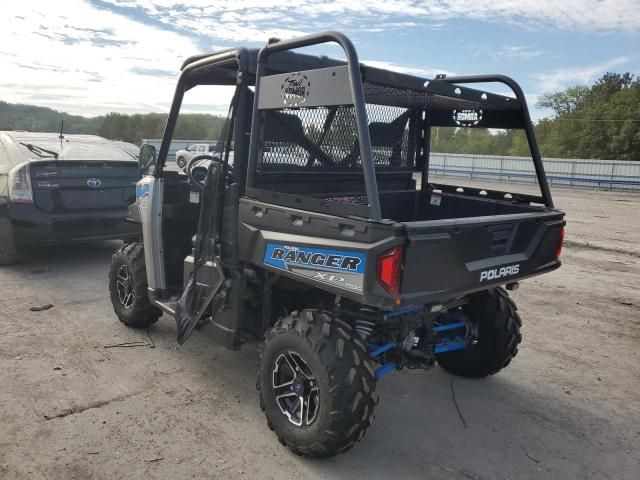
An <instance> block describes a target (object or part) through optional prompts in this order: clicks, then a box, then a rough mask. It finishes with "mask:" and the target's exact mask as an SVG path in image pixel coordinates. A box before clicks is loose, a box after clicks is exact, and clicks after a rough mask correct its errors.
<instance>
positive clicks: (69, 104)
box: [0, 0, 640, 114]
mask: <svg viewBox="0 0 640 480" xmlns="http://www.w3.org/2000/svg"><path fill="white" fill-rule="evenodd" d="M185 2H186V3H176V2H175V1H173V0H64V1H50V0H40V1H38V0H20V1H11V2H4V3H3V12H2V16H1V17H0V71H1V72H2V75H1V76H0V90H1V91H2V100H5V101H9V102H22V103H37V104H40V105H47V106H51V107H53V108H58V109H62V110H64V111H68V112H70V113H81V114H101V113H105V112H108V111H125V112H145V111H166V110H167V109H168V106H169V103H170V101H171V97H172V95H173V90H174V87H175V80H176V78H177V75H178V67H179V66H180V64H181V63H182V61H183V60H184V59H185V58H186V57H188V56H190V55H193V54H195V53H198V52H202V51H207V50H208V51H211V50H214V49H217V48H220V47H218V46H219V45H222V46H224V45H225V44H227V43H228V44H231V45H238V44H240V45H242V44H244V45H246V44H250V45H256V46H258V45H260V44H263V43H264V42H265V41H266V39H267V38H269V37H279V38H289V37H292V36H296V35H301V34H305V33H308V32H311V31H318V30H321V29H342V28H344V29H347V30H349V31H352V32H365V31H368V32H385V33H386V34H387V35H394V34H396V33H397V32H400V33H401V32H403V31H406V30H409V29H424V28H430V29H443V28H447V24H448V21H449V20H451V19H476V20H479V21H485V22H510V23H517V24H520V25H527V26H529V27H532V28H535V27H538V26H544V27H545V28H548V27H555V28H562V29H590V30H595V31H599V30H607V31H616V30H627V31H637V30H638V29H640V6H639V5H638V0H561V1H558V0H518V1H516V0H474V1H469V0H432V1H429V2H427V1H416V0H327V1H324V2H318V1H315V0H297V1H296V2H295V3H293V4H292V2H291V1H290V0H269V2H265V1H264V0H234V1H229V0H185ZM336 51H337V50H334V52H336ZM542 53H543V52H542V51H541V50H539V49H536V48H534V47H527V46H522V45H511V46H505V47H504V48H503V49H502V50H500V51H499V52H498V54H501V55H502V57H503V58H513V59H531V58H534V57H539V56H541V55H542ZM621 58H622V57H621ZM621 58H618V59H614V61H618V62H620V61H621ZM367 63H369V64H371V65H373V66H378V67H382V68H388V69H392V70H396V71H400V72H405V73H411V74H415V75H420V76H425V77H433V76H434V75H435V74H437V73H447V74H451V72H446V71H441V70H440V69H437V68H434V67H432V66H421V65H400V64H399V63H394V62H382V61H369V62H367ZM620 64H621V63H615V62H614V63H611V62H609V63H607V64H606V65H605V66H603V65H594V66H592V67H585V68H575V69H564V70H558V71H551V72H546V73H541V74H539V75H538V76H537V77H536V78H537V80H538V81H539V83H540V85H541V87H544V88H545V89H554V88H557V87H558V86H564V85H566V84H570V83H575V82H576V81H589V80H592V79H593V77H594V76H595V75H597V74H598V73H601V72H602V70H603V69H606V68H611V67H613V66H615V65H620ZM594 68H595V73H593V69H594ZM598 68H599V69H598ZM195 96H197V95H195ZM203 98H204V97H203ZM227 98H228V94H227V93H221V92H220V91H216V93H215V95H213V97H209V98H207V100H208V101H209V102H210V103H211V104H214V105H223V104H224V103H225V101H226V100H227ZM193 103H194V104H204V103H206V102H205V101H202V98H197V99H196V98H194V99H193Z"/></svg>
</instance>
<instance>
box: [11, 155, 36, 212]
mask: <svg viewBox="0 0 640 480" xmlns="http://www.w3.org/2000/svg"><path fill="white" fill-rule="evenodd" d="M9 200H10V201H11V202H13V203H33V190H32V189H31V174H30V171H29V163H28V162H26V163H22V164H20V165H18V166H17V167H15V168H14V169H12V170H10V171H9Z"/></svg>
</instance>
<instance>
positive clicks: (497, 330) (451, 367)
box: [436, 288, 522, 378]
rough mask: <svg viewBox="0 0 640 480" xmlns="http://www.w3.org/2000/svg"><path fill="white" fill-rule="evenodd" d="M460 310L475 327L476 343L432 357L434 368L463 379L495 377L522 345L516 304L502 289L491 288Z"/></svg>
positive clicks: (477, 294)
mask: <svg viewBox="0 0 640 480" xmlns="http://www.w3.org/2000/svg"><path fill="white" fill-rule="evenodd" d="M463 310H464V312H465V313H466V314H468V315H469V316H470V317H471V319H472V321H474V322H477V324H478V339H477V340H478V343H477V344H476V345H472V346H471V347H470V348H469V349H468V350H460V351H454V352H448V353H442V354H439V355H436V360H437V361H438V364H439V365H440V366H441V367H442V368H444V369H445V370H447V371H449V372H451V373H453V374H455V375H460V376H463V377H472V378H481V377H486V376H487V375H493V374H495V373H498V372H499V371H500V370H502V369H503V368H505V367H506V366H507V365H509V363H511V360H512V359H513V358H514V357H515V356H516V354H517V353H518V344H519V343H520V342H521V341H522V335H521V334H520V327H521V326H522V320H520V316H519V315H518V312H517V307H516V304H515V303H514V302H513V300H511V299H510V298H509V295H508V294H507V292H506V291H505V290H504V289H503V288H492V289H490V290H486V291H484V292H478V293H474V294H472V295H470V296H469V303H468V304H467V305H465V306H464V307H463Z"/></svg>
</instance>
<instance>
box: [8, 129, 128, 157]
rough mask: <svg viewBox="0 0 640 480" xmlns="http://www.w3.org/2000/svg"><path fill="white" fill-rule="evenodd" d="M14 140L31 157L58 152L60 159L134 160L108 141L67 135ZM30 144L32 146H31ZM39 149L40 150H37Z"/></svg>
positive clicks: (15, 138) (28, 137)
mask: <svg viewBox="0 0 640 480" xmlns="http://www.w3.org/2000/svg"><path fill="white" fill-rule="evenodd" d="M13 138H14V140H15V141H16V142H17V144H18V145H19V146H20V148H21V149H22V150H23V151H24V153H25V155H26V156H28V157H31V158H42V157H43V155H44V156H53V155H50V154H49V153H48V151H50V152H56V153H57V154H58V159H59V160H133V159H134V157H132V156H131V155H130V154H129V153H127V152H125V151H124V150H123V149H122V148H120V147H118V146H117V145H114V144H112V143H109V142H107V141H102V142H100V141H95V140H84V139H77V138H74V137H73V136H70V135H69V136H67V137H65V138H63V139H62V142H60V139H59V138H56V137H50V138H46V137H36V136H31V135H29V136H25V137H24V138H23V137H22V136H17V135H16V136H13ZM28 145H30V146H31V147H29V146H28ZM36 150H38V151H36Z"/></svg>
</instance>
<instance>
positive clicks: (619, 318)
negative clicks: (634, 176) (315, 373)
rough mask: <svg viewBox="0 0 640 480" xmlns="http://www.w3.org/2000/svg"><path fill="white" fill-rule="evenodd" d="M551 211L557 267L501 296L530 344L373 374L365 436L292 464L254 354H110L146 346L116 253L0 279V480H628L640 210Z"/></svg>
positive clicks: (163, 331) (157, 334)
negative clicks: (125, 304) (121, 297)
mask: <svg viewBox="0 0 640 480" xmlns="http://www.w3.org/2000/svg"><path fill="white" fill-rule="evenodd" d="M555 199H556V203H557V205H558V206H559V207H561V208H563V209H565V210H566V211H567V214H568V216H567V219H568V227H567V246H566V248H565V250H564V254H563V260H564V265H563V267H562V268H561V269H560V270H558V271H556V272H553V273H551V274H549V275H545V276H542V277H538V278H536V279H532V280H528V281H525V282H523V284H522V285H521V288H520V289H519V290H518V291H516V292H514V293H513V296H514V298H515V301H516V302H517V304H518V306H519V309H520V313H521V315H522V317H523V320H524V326H523V335H524V342H523V344H522V347H521V349H520V353H519V355H518V357H517V358H516V360H515V361H514V362H513V363H512V364H511V366H510V367H509V368H508V369H507V370H505V371H504V372H501V373H500V374H498V375H496V376H495V377H492V378H488V379H485V380H476V381H472V380H465V379H460V378H455V377H452V376H450V375H448V374H447V373H445V372H444V371H442V370H440V369H438V368H436V369H434V370H433V371H430V372H423V371H403V372H399V373H396V374H393V375H389V376H388V377H385V379H384V380H383V381H382V382H381V383H380V384H379V386H378V391H379V393H380V395H381V402H380V405H379V406H378V409H377V411H376V422H375V424H374V425H373V426H372V427H371V428H370V429H369V431H368V434H367V437H366V438H365V440H364V441H363V442H361V443H359V444H358V445H357V446H356V447H355V448H354V449H352V450H351V451H350V452H349V453H347V454H345V455H341V456H339V457H336V458H333V459H330V460H325V461H309V460H305V459H302V458H299V457H296V456H295V455H293V454H291V453H289V451H288V450H286V449H285V448H284V447H282V446H281V445H280V444H279V443H278V442H277V440H276V438H275V436H274V435H273V434H272V433H271V432H270V431H269V429H268V428H267V426H266V421H265V419H264V417H263V415H262V412H261V411H260V408H259V406H258V402H257V394H256V391H255V360H256V349H255V347H253V346H246V347H243V349H242V350H241V351H240V352H231V351H227V350H224V349H222V348H220V347H217V346H214V345H211V344H210V343H208V342H207V341H206V340H205V339H204V338H202V337H200V336H199V335H197V334H196V335H194V337H193V338H192V339H191V340H190V341H189V342H188V343H187V344H186V345H185V346H184V347H179V346H177V344H176V342H175V330H174V324H173V320H172V319H170V318H164V317H163V318H161V319H160V321H159V322H158V323H157V324H156V325H155V326H153V327H152V328H151V329H150V330H149V332H148V333H149V337H150V339H151V341H152V342H153V345H154V347H153V348H152V347H151V346H141V347H130V348H105V347H104V346H105V345H108V344H115V343H122V342H132V341H141V342H149V341H150V339H149V337H147V336H146V335H145V333H144V332H139V331H135V330H130V329H127V328H125V327H124V326H123V325H121V324H120V323H119V322H118V320H117V319H116V317H115V315H114V314H113V311H112V309H111V305H110V302H109V298H108V295H107V269H108V263H109V258H110V256H111V252H112V250H113V248H114V247H115V246H116V243H112V242H107V243H98V244H91V245H82V246H74V247H72V248H69V247H56V248H49V249H45V250H40V251H37V252H35V254H34V256H33V258H32V259H31V260H30V261H29V262H27V263H23V264H21V265H17V266H12V267H3V268H0V412H1V413H2V416H1V418H0V479H3V480H4V479H65V480H66V479H117V478H133V479H136V478H145V479H149V478H151V479H154V478H157V479H165V478H166V479H168V478H171V479H182V478H256V479H258V478H259V479H264V478H274V479H288V478H309V479H320V478H331V479H333V478H339V479H350V478H370V479H374V478H381V479H382V478H385V479H387V478H435V479H462V480H465V479H476V480H502V479H510V480H511V479H529V478H534V479H537V478H547V479H569V478H571V479H573V478H580V479H615V480H621V479H629V480H637V479H638V478H639V475H640V474H639V472H640V399H639V398H638V393H639V392H640V354H639V351H640V349H639V346H640V294H639V293H638V286H639V285H638V284H639V281H640V265H639V262H640V196H639V195H632V194H622V193H606V192H593V191H569V190H557V191H556V192H555ZM47 303H52V304H54V307H53V308H51V309H49V310H46V311H42V312H31V311H30V310H29V307H31V306H34V305H42V304H47ZM452 389H453V390H454V391H455V395H456V398H457V402H458V405H459V407H460V411H461V413H462V415H463V417H464V419H465V421H466V424H467V427H466V428H465V426H464V425H463V423H462V421H461V418H460V417H459V415H458V413H457V411H456V408H455V405H454V403H453V402H452Z"/></svg>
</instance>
